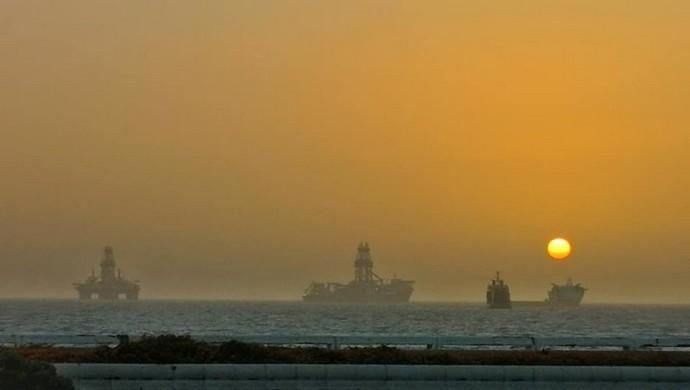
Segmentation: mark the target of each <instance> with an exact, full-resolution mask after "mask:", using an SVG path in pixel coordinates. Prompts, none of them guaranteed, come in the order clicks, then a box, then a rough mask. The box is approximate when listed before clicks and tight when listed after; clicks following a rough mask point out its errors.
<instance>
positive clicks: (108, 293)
mask: <svg viewBox="0 0 690 390" xmlns="http://www.w3.org/2000/svg"><path fill="white" fill-rule="evenodd" d="M115 270H116V264H115V254H114V253H113V248H112V247H109V246H106V247H105V249H104V250H103V259H102V260H101V275H100V277H96V273H95V271H94V270H93V269H91V276H89V277H88V278H87V279H86V280H85V281H84V282H82V283H74V288H75V289H76V290H77V293H78V294H79V299H84V300H88V299H92V298H93V297H94V296H96V297H98V299H100V300H111V301H114V300H118V299H120V297H121V296H124V297H125V298H126V299H127V300H130V301H134V300H137V299H139V289H140V288H139V281H130V280H127V279H125V278H124V277H123V276H122V274H121V273H120V270H119V269H117V273H115Z"/></svg>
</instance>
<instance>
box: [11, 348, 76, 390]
mask: <svg viewBox="0 0 690 390" xmlns="http://www.w3.org/2000/svg"><path fill="white" fill-rule="evenodd" d="M0 389H2V390H74V387H73V386H72V381H71V380H69V379H67V378H63V377H61V376H58V375H57V373H56V372H55V367H53V366H52V365H50V364H48V363H42V362H36V361H31V360H26V359H24V358H22V357H21V356H19V355H17V354H16V353H14V352H11V351H0Z"/></svg>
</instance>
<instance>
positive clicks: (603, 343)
mask: <svg viewBox="0 0 690 390" xmlns="http://www.w3.org/2000/svg"><path fill="white" fill-rule="evenodd" d="M124 337H127V338H128V339H129V340H130V341H136V340H138V339H140V338H141V336H138V335H131V336H124ZM191 337H192V338H194V339H195V340H198V341H205V342H207V343H211V344H219V343H222V342H225V341H230V340H237V341H244V342H251V343H257V344H263V345H316V346H323V347H328V348H340V347H343V346H373V345H389V346H396V347H400V348H418V347H422V348H433V349H445V348H454V349H462V348H471V349H486V348H490V349H514V348H522V349H531V350H540V349H547V348H558V347H565V348H569V349H578V348H584V349H588V348H597V347H599V348H602V347H603V348H606V347H609V348H610V347H613V348H616V349H626V350H637V349H639V350H646V349H656V350H662V349H685V350H688V349H690V337H660V338H651V337H650V338H640V337H529V336H519V337H477V336H439V337H435V336H428V337H427V336H318V335H316V336H312V335H306V336H289V335H288V336H286V335H263V336H247V335H244V336H242V335H192V336H191ZM119 342H120V339H118V337H117V336H114V335H95V336H92V335H37V334H32V335H9V334H4V335H3V334H0V344H1V345H10V346H20V345H27V344H43V345H71V346H93V345H117V344H118V343H119Z"/></svg>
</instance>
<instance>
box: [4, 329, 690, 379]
mask: <svg viewBox="0 0 690 390" xmlns="http://www.w3.org/2000/svg"><path fill="white" fill-rule="evenodd" d="M16 351H17V352H18V353H19V354H21V355H22V356H24V357H25V358H27V359H32V360H41V361H46V362H54V363H57V362H82V363H157V364H173V363H180V364H181V363H307V364H317V363H325V364H328V363H332V364H335V363H339V364H496V365H500V364H511V365H513V364H517V365H623V366H690V352H658V351H656V352H655V351H449V350H446V351H438V350H436V351H434V350H402V349H397V348H391V347H386V346H381V347H375V348H345V349H339V350H329V349H324V348H315V347H311V348H296V347H295V348H292V347H265V346H261V345H257V344H247V343H242V342H237V341H229V342H225V343H222V344H220V345H210V344H207V343H203V342H199V341H195V340H194V339H192V338H190V337H188V336H173V335H166V336H157V337H145V338H143V339H142V340H141V341H137V342H131V343H125V344H122V345H120V346H118V347H116V348H108V347H100V348H92V349H86V348H52V347H39V346H33V347H22V348H18V349H16ZM0 388H2V389H4V387H0Z"/></svg>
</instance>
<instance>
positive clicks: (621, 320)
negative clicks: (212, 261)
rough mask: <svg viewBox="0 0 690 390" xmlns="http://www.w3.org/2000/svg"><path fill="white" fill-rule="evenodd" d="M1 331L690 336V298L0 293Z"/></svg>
mask: <svg viewBox="0 0 690 390" xmlns="http://www.w3.org/2000/svg"><path fill="white" fill-rule="evenodd" d="M0 333H3V334H67V335H70V334H73V335H76V334H143V333H153V334H161V333H176V334H224V335H417V336H430V335H438V336H440V335H444V336H445V335H466V336H498V335H502V336H522V335H531V336H645V337H661V336H690V305H674V306H670V305H669V306H651V305H583V306H581V307H579V308H574V309H556V308H517V309H513V310H489V309H487V308H485V307H484V306H483V305H479V304H477V305H474V304H449V303H412V304H402V305H328V304H303V303H301V302H229V301H140V302H115V303H100V302H95V301H94V302H78V301H68V300H0Z"/></svg>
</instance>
